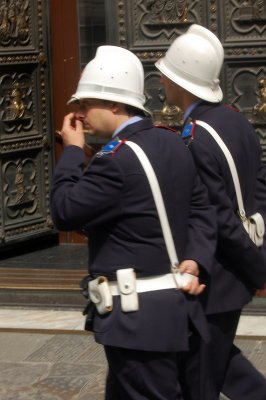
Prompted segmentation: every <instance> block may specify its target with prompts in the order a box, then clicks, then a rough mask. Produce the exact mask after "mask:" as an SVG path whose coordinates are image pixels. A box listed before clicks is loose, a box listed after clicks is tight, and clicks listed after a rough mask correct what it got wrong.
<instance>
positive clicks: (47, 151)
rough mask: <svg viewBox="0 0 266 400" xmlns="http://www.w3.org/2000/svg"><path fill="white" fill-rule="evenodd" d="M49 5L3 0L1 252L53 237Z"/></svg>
mask: <svg viewBox="0 0 266 400" xmlns="http://www.w3.org/2000/svg"><path fill="white" fill-rule="evenodd" d="M46 3H47V2H46V1H44V0H0V153H1V158H0V168H1V169H0V171H1V180H0V185H1V191H0V193H1V203H0V204H1V213H0V215H1V217H0V218H1V233H0V248H3V247H5V246H6V245H8V244H10V243H16V242H17V241H21V240H26V239H28V238H35V237H40V236H44V235H47V234H50V233H52V231H53V229H52V225H51V220H50V214H49V184H50V177H51V173H52V164H53V160H52V146H51V144H52V136H51V132H52V129H51V122H50V114H51V112H50V103H49V93H50V87H51V82H50V80H49V74H48V67H49V54H48V50H47V47H46V46H47V45H46V43H47V31H48V22H49V21H48V19H47V15H48V12H47V9H46V7H47V5H46Z"/></svg>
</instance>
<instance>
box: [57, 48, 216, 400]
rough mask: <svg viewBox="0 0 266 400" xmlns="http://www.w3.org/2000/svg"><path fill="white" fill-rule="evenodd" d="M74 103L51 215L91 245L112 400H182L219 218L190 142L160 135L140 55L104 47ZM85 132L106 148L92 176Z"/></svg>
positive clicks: (98, 331)
mask: <svg viewBox="0 0 266 400" xmlns="http://www.w3.org/2000/svg"><path fill="white" fill-rule="evenodd" d="M70 102H74V103H75V104H76V107H77V110H76V111H75V112H73V113H70V114H68V115H67V116H66V117H65V118H64V121H63V126H62V129H61V137H62V139H63V142H64V150H63V153H62V155H61V158H60V160H59V161H58V163H57V166H56V168H55V173H54V178H53V184H52V189H51V212H52V218H53V221H54V223H55V225H56V227H57V228H58V229H60V230H64V231H68V230H80V229H83V230H84V232H85V233H86V234H87V235H88V238H89V240H88V243H89V266H88V269H89V274H90V275H89V277H88V290H89V296H90V299H91V302H92V304H93V312H94V317H93V328H92V329H93V331H94V334H95V339H96V341H97V342H99V343H101V344H102V345H104V349H105V353H106V357H107V361H108V366H109V372H108V379H107V389H106V397H105V398H106V399H108V400H126V399H131V400H139V399H147V400H151V399H154V400H177V399H180V400H181V399H183V398H184V397H183V394H182V390H181V383H180V379H179V375H180V371H179V367H180V364H181V362H183V361H184V355H185V354H186V353H187V350H188V348H189V340H190V338H191V337H195V341H196V340H197V342H199V341H200V340H205V341H207V340H208V329H207V323H206V319H205V316H204V311H203V309H202V307H201V304H200V302H199V301H198V296H197V295H198V294H200V293H201V292H202V291H203V290H204V288H205V284H204V283H202V281H203V280H204V279H206V278H207V277H208V273H209V271H210V268H211V264H212V258H213V255H214V251H215V245H216V235H215V232H216V223H215V221H216V220H215V212H214V208H213V207H212V206H210V205H209V203H208V198H207V191H206V189H205V188H204V186H203V185H202V183H201V181H200V178H199V176H198V175H197V173H196V168H195V165H194V162H193V158H192V156H191V154H190V152H189V151H188V149H187V148H186V146H185V145H184V143H183V142H182V139H181V138H180V137H179V136H178V135H177V134H176V132H173V131H171V130H169V129H164V128H160V127H155V126H153V124H152V120H151V118H150V116H149V112H148V111H147V110H146V108H145V106H144V103H145V97H144V72H143V67H142V65H141V62H140V61H139V59H138V58H137V57H136V56H135V55H134V54H133V53H131V52H130V51H128V50H126V49H123V48H120V47H116V46H101V47H99V48H98V49H97V52H96V56H95V58H94V59H93V60H92V61H90V62H89V63H88V65H87V66H86V67H85V69H84V71H83V73H82V75H81V78H80V81H79V83H78V87H77V91H76V93H75V94H74V95H73V96H72V98H71V100H70ZM84 128H86V129H87V130H89V131H90V132H92V133H94V134H96V135H99V136H101V137H104V138H105V139H107V140H108V143H107V144H106V145H105V146H104V147H103V148H102V149H101V151H99V152H98V153H97V154H96V155H95V156H94V158H93V159H92V161H91V163H90V165H88V166H87V167H84V164H83V161H84V154H83V148H84V145H85V139H84ZM130 146H131V147H130ZM132 146H133V147H132ZM136 148H138V149H140V150H142V151H144V153H146V156H147V158H148V161H149V162H150V164H149V162H148V165H151V167H152V168H151V170H153V171H154V173H155V176H156V177H157V180H158V183H159V187H160V188H161V193H162V199H163V202H162V203H163V204H164V205H165V214H163V215H164V217H163V218H162V220H161V221H160V220H159V216H158V211H157V208H156V204H157V202H158V198H160V196H159V193H160V191H159V190H158V187H157V186H156V185H155V186H156V188H157V189H156V193H157V194H156V195H155V197H153V194H152V191H151V187H150V184H149V181H148V178H147V176H146V173H145V172H144V169H143V166H142V164H141V162H140V161H139V159H138V157H137V156H136V154H135V152H134V151H135V150H134V151H133V149H136ZM141 154H142V153H141ZM176 154H177V155H178V161H176V159H175V155H176ZM145 160H146V158H145ZM145 163H146V164H147V160H146V161H145ZM176 167H177V168H176ZM145 168H146V167H145ZM155 181H156V180H155ZM155 199H156V203H155ZM159 203H160V209H162V208H163V206H162V203H161V202H159ZM167 221H168V222H167ZM167 226H168V227H169V230H167V229H166V228H167ZM165 232H167V233H165ZM168 243H169V244H171V246H170V245H168ZM175 252H176V254H177V257H176V256H175ZM184 362H185V361H184ZM182 367H183V364H182ZM198 372H199V371H198Z"/></svg>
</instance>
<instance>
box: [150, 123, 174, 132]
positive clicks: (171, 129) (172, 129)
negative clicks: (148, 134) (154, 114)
mask: <svg viewBox="0 0 266 400" xmlns="http://www.w3.org/2000/svg"><path fill="white" fill-rule="evenodd" d="M153 126H154V127H155V128H162V129H167V130H168V131H171V132H175V133H177V130H176V129H174V128H171V127H170V126H167V125H159V124H156V125H153Z"/></svg>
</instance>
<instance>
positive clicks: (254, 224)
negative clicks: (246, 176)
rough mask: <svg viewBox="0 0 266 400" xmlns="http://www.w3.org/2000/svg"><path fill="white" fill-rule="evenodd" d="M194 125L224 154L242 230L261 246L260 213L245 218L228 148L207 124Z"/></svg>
mask: <svg viewBox="0 0 266 400" xmlns="http://www.w3.org/2000/svg"><path fill="white" fill-rule="evenodd" d="M195 123H196V125H200V126H202V127H203V128H204V129H205V130H206V131H208V132H209V133H210V135H211V136H212V137H213V139H214V140H215V141H216V143H217V144H218V145H219V146H220V148H221V150H222V152H223V153H224V155H225V158H226V160H227V163H228V166H229V169H230V172H231V175H232V179H233V183H234V186H235V192H236V198H237V203H238V212H239V215H240V218H241V220H242V222H243V225H244V228H245V229H246V231H247V232H248V234H249V236H250V238H251V240H252V241H253V242H254V243H255V244H256V245H257V246H262V244H263V236H264V232H265V226H264V220H263V218H262V216H261V214H260V213H255V214H253V215H251V216H250V217H247V216H246V212H245V209H244V203H243V198H242V192H241V187H240V182H239V177H238V173H237V169H236V165H235V162H234V159H233V157H232V155H231V153H230V151H229V149H228V147H227V146H226V144H225V143H224V141H223V140H222V139H221V137H220V136H219V134H218V133H217V132H216V130H215V129H213V127H212V126H210V125H209V124H207V122H205V121H201V120H196V121H195Z"/></svg>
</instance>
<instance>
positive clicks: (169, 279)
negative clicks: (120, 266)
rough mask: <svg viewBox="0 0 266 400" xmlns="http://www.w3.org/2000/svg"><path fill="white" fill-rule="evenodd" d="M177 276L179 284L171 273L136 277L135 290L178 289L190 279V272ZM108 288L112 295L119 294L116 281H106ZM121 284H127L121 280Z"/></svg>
mask: <svg viewBox="0 0 266 400" xmlns="http://www.w3.org/2000/svg"><path fill="white" fill-rule="evenodd" d="M178 275H179V278H181V279H182V283H181V282H180V285H178V284H177V282H176V280H175V278H174V275H173V274H172V273H169V274H164V275H156V276H152V277H150V276H149V277H144V278H137V279H136V292H137V293H144V292H152V291H154V290H163V289H179V288H181V287H183V286H185V285H186V284H187V283H189V282H190V281H191V277H192V276H191V275H190V274H182V275H181V274H178ZM108 285H109V289H110V291H111V294H112V296H119V295H120V294H121V292H120V290H119V287H118V284H117V282H116V281H111V282H110V281H109V282H108ZM123 286H124V287H126V286H127V282H126V281H125V282H123Z"/></svg>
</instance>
